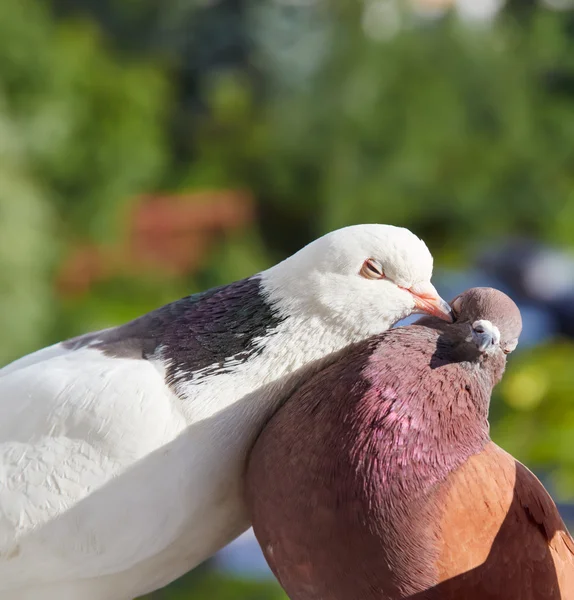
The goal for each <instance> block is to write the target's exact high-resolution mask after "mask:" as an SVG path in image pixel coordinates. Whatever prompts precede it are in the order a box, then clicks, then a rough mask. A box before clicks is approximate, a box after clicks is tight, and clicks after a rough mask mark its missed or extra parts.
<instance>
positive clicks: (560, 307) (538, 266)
mask: <svg viewBox="0 0 574 600" xmlns="http://www.w3.org/2000/svg"><path fill="white" fill-rule="evenodd" d="M478 265H479V267H480V268H481V269H482V270H483V271H484V272H485V273H487V274H488V275H490V276H491V277H495V278H497V279H498V280H500V281H501V282H502V283H503V284H504V285H505V286H507V287H508V288H509V289H510V293H511V295H512V296H513V297H515V299H516V300H517V301H519V302H524V303H529V304H531V305H533V306H534V307H536V308H538V309H540V310H543V311H546V312H547V313H549V315H550V317H551V319H552V323H553V330H552V331H551V334H557V335H565V336H567V337H570V338H574V254H572V253H568V252H565V251H562V250H556V249H554V248H551V247H549V246H546V245H543V244H540V243H538V242H534V241H533V240H528V239H515V240H510V241H508V242H504V243H502V244H500V245H499V246H497V247H494V248H492V249H490V250H488V251H487V252H485V253H484V254H483V255H482V256H481V257H480V258H479V260H478Z"/></svg>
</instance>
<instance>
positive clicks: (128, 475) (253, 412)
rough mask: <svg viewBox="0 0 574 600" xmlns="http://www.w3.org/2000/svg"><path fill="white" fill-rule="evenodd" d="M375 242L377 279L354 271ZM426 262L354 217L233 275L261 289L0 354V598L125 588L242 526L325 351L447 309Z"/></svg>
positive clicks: (62, 596)
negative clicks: (279, 414) (271, 431)
mask: <svg viewBox="0 0 574 600" xmlns="http://www.w3.org/2000/svg"><path fill="white" fill-rule="evenodd" d="M368 258H376V259H377V260H378V261H379V262H380V263H381V264H382V265H383V267H384V269H385V277H384V278H383V279H378V280H367V279H365V278H363V277H361V276H360V275H359V272H360V270H361V266H362V264H363V262H364V261H365V260H366V259H368ZM431 272H432V258H431V256H430V254H429V252H428V250H427V248H426V246H425V245H424V243H423V242H421V241H420V240H419V239H418V238H417V237H416V236H414V235H413V234H412V233H410V232H409V231H407V230H404V229H400V228H394V227H390V226H383V225H362V226H355V227H349V228H346V229H343V230H339V231H336V232H333V233H331V234H328V235H327V236H324V237H323V238H320V239H319V240H317V241H315V242H313V243H312V244H310V245H309V246H307V247H306V248H304V249H303V250H301V251H300V252H298V253H297V254H295V255H294V256H292V257H290V258H289V259H287V260H286V261H284V262H282V263H280V264H279V265H277V266H275V267H273V268H271V269H269V270H268V271H265V272H263V273H261V274H260V275H259V276H256V277H254V278H252V279H250V280H247V283H246V284H244V287H241V288H239V289H240V290H243V289H245V290H247V292H245V293H249V294H252V293H253V291H254V290H255V291H256V292H257V295H258V296H257V298H253V297H250V298H245V301H243V299H242V298H241V297H239V298H238V297H237V296H233V297H232V298H231V300H229V301H227V300H225V302H223V301H222V304H221V306H220V305H219V304H218V298H219V295H218V294H217V293H215V295H212V297H211V299H208V300H204V299H203V298H199V299H197V300H196V299H192V300H182V301H179V304H177V303H174V305H172V306H173V307H174V308H169V307H168V309H166V310H165V311H164V312H163V313H161V315H163V316H162V319H163V321H161V322H159V324H158V322H154V321H152V319H153V315H154V314H155V313H152V314H151V316H149V317H143V318H142V320H141V322H140V323H139V324H137V325H134V326H131V325H130V326H126V327H128V329H125V328H124V329H121V328H120V329H117V330H106V331H104V332H101V333H100V334H94V335H92V336H88V337H86V338H85V339H80V340H78V341H77V342H69V343H62V344H56V345H54V346H51V347H49V348H45V349H43V350H40V351H38V352H35V353H33V354H30V355H29V356H26V357H24V358H22V359H20V360H18V361H15V362H14V363H12V364H10V365H7V366H6V367H4V368H3V369H1V370H0V598H2V600H77V599H81V600H131V599H133V598H134V597H136V596H140V595H142V594H145V593H147V592H149V591H152V590H154V589H157V588H159V587H162V586H164V585H166V584H167V583H169V582H170V581H172V580H173V579H175V578H177V577H179V576H180V575H182V574H184V573H185V572H187V571H188V570H190V569H191V568H193V567H194V566H196V565H197V564H198V563H199V562H201V561H203V560H205V559H206V558H207V557H209V556H210V555H211V554H213V553H214V552H216V551H217V550H218V549H219V548H221V547H222V546H223V545H225V544H226V543H228V542H229V541H230V540H232V539H233V538H234V537H236V536H237V535H239V534H240V533H241V532H242V531H244V530H245V529H246V528H247V527H248V526H249V522H248V518H247V516H246V514H245V508H244V505H243V501H242V489H241V475H242V469H243V462H244V458H245V456H246V453H247V451H248V449H249V447H250V445H251V443H252V442H253V440H254V438H255V436H256V435H257V433H258V432H259V430H260V428H261V426H262V424H263V423H264V422H265V420H266V419H267V418H268V416H269V415H270V414H271V412H272V411H273V410H274V409H275V408H276V407H277V405H278V403H279V402H281V400H282V399H283V398H284V397H286V395H288V394H289V392H290V391H291V390H292V389H293V388H294V386H296V385H297V383H298V382H299V381H300V380H301V378H302V377H304V376H305V374H306V372H308V371H309V370H315V369H317V368H319V366H321V365H322V364H325V362H326V361H328V360H331V358H332V357H330V356H329V355H330V354H331V353H333V352H336V351H337V350H340V349H341V348H343V347H345V346H346V345H348V344H349V343H352V342H354V341H358V340H360V339H363V338H365V337H367V336H369V335H372V334H375V333H379V332H381V331H383V330H385V329H387V328H389V327H390V326H392V324H393V323H395V322H396V321H397V320H399V319H401V318H403V317H405V316H407V315H408V314H410V313H412V312H415V311H417V310H426V311H428V312H435V313H440V312H442V313H443V314H445V313H446V312H447V310H448V309H447V308H445V306H444V303H443V301H442V300H440V298H439V297H438V295H437V294H436V291H435V290H434V288H433V287H432V286H431V284H430V277H431ZM227 293H228V292H227V291H224V292H222V294H224V295H225V294H227ZM238 293H239V292H238ZM208 295H209V293H208ZM206 297H207V296H206ZM223 297H224V296H222V298H223ZM225 298H227V296H225ZM259 306H260V307H261V311H259V308H258V307H259ZM178 307H179V308H178ZM246 307H247V308H246ZM176 309H177V310H176ZM247 309H249V310H250V311H251V312H249V311H247ZM263 309H265V310H266V311H267V312H265V314H266V315H267V317H268V318H269V323H266V322H264V320H263V318H262V317H260V315H261V314H263V313H262V311H263ZM178 311H179V312H178ZM246 311H247V312H246ZM258 311H259V312H258ZM263 312H264V311H263ZM247 313H248V314H247ZM181 315H183V317H182V316H181ZM189 315H190V316H189ZM237 315H241V319H242V321H241V323H242V324H241V327H240V328H239V330H238V331H239V333H233V335H232V336H230V335H229V333H228V331H227V329H228V328H229V327H231V326H233V327H234V326H235V321H234V320H236V319H239V316H237ZM269 315H271V317H269ZM445 318H447V317H445ZM170 319H171V321H170ZM178 319H179V320H178ZM250 319H252V320H253V322H255V321H257V323H258V326H259V329H257V332H258V334H257V336H255V337H254V335H253V331H255V326H253V327H254V329H253V330H251V329H249V327H250V322H251V321H250ZM148 325H149V328H150V331H151V330H152V328H153V334H150V336H149V339H148V338H147V336H146V334H145V331H146V327H147V326H148ZM226 326H227V329H226ZM129 327H132V329H129ZM134 331H136V333H137V335H136V334H134V333H133V332H134ZM261 331H264V333H263V334H262V333H261ZM142 332H143V333H142ZM166 332H167V333H166ZM164 333H165V335H164ZM114 336H115V337H114ZM218 336H219V337H218ZM242 336H243V337H242ZM250 336H251V337H250ZM190 339H191V340H192V342H193V344H195V345H193V344H192V345H191V346H189V345H186V344H187V342H186V340H190ZM227 340H231V342H230V343H232V345H233V344H236V343H237V342H236V340H243V341H242V342H241V343H242V344H243V346H242V347H241V351H237V349H234V350H233V351H231V350H229V347H228V344H227ZM150 344H151V345H150ZM189 348H192V349H193V348H198V349H199V350H198V352H199V351H200V354H201V360H199V358H198V356H191V355H190V352H191V353H192V354H193V352H192V350H190V349H189ZM214 348H215V350H214ZM234 348H235V346H234ZM186 352H187V354H186ZM138 353H139V354H138ZM196 354H197V352H196ZM196 364H197V365H198V368H197V370H196V371H194V372H187V371H188V370H192V369H191V367H190V368H189V369H188V368H187V367H186V365H192V366H193V365H196Z"/></svg>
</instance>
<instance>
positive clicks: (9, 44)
mask: <svg viewBox="0 0 574 600" xmlns="http://www.w3.org/2000/svg"><path fill="white" fill-rule="evenodd" d="M382 2H383V0H381V2H378V3H377V0H369V1H368V2H366V3H359V2H352V3H351V2H343V1H335V0H332V1H331V2H330V3H329V2H325V3H317V4H312V3H294V4H293V5H289V6H286V5H284V4H283V3H259V2H236V1H231V0H226V1H222V2H219V3H209V2H205V3H200V2H192V1H191V0H190V1H189V2H182V1H179V0H170V1H167V0H166V2H164V3H161V4H160V3H157V2H153V1H152V0H105V1H104V0H50V1H49V2H47V1H42V0H3V2H0V329H1V330H2V332H3V335H2V337H1V338H0V364H1V363H3V362H7V361H8V360H10V359H13V358H16V357H17V356H19V355H21V354H23V353H25V352H29V351H31V350H33V349H35V348H38V347H41V346H42V345H45V344H48V343H51V342H54V341H57V340H59V339H62V338H64V337H68V336H71V335H74V334H76V333H80V332H83V331H87V330H90V329H96V328H101V327H104V326H108V325H111V324H114V323H120V322H123V321H126V320H128V319H130V318H132V317H135V316H137V315H138V314H141V313H143V312H145V311H147V310H150V309H152V308H154V307H156V306H158V305H160V304H162V303H164V302H167V301H170V300H172V299H174V298H177V297H179V296H182V295H184V294H187V293H191V292H194V291H197V290H200V289H203V288H206V287H209V286H212V285H217V284H220V283H224V282H228V281H230V280H233V279H236V278H239V277H242V276H244V275H247V274H249V273H253V272H255V271H258V270H260V269H263V268H265V267H267V266H269V265H270V264H273V263H274V262H276V261H277V260H280V259H281V258H283V257H285V256H286V255H287V254H289V253H291V252H293V251H295V250H297V249H299V248H300V247H301V246H302V245H303V244H305V243H307V242H308V241H310V240H311V239H313V238H314V237H317V236H318V235H320V234H322V233H324V232H326V231H327V230H330V229H333V228H335V227H340V226H343V225H348V224H352V223H359V222H377V221H378V222H387V223H394V224H397V225H404V226H406V227H409V228H411V229H413V230H414V231H416V232H417V233H418V234H419V235H421V236H422V237H423V238H424V239H425V240H426V241H427V242H428V244H429V246H430V248H431V250H432V251H433V253H434V255H435V257H436V263H437V265H440V266H450V267H456V268H461V269H464V268H466V267H467V266H468V265H469V264H470V261H471V260H472V258H473V257H474V256H475V254H476V252H477V251H478V250H479V249H480V248H483V247H485V246H486V245H487V244H489V243H490V242H491V241H494V240H498V239H501V238H504V237H506V236H510V235H513V234H519V235H530V236H532V237H533V238H534V239H539V240H544V241H547V242H551V243H553V244H556V245H560V246H562V247H564V248H566V249H570V250H572V249H573V248H574V169H573V168H572V166H573V164H572V161H573V159H572V157H573V155H572V147H574V111H573V110H572V105H573V102H574V33H573V32H574V18H573V16H572V14H571V13H568V12H560V13H559V12H552V11H550V10H546V9H543V8H537V7H536V5H535V3H533V2H529V3H525V2H511V3H509V8H508V9H507V10H506V11H503V12H502V13H501V15H499V17H498V18H497V19H496V20H495V21H494V22H493V23H492V25H489V26H486V25H483V26H476V25H473V26H470V25H468V24H464V23H462V22H460V21H459V20H457V19H456V18H455V17H454V16H453V15H449V14H447V15H446V16H445V17H443V18H438V19H433V20H429V19H422V18H419V17H416V16H413V14H412V13H410V12H409V11H407V10H402V11H401V10H398V11H395V12H392V11H391V12H389V10H390V9H389V10H387V9H388V8H389V6H391V4H389V3H387V5H385V6H386V7H387V8H386V9H385V10H386V12H385V11H382V12H381V10H379V9H380V8H381V6H382V4H381V3H382ZM526 4H528V10H525V6H526ZM391 8H392V6H391ZM393 10H394V9H393ZM377 11H378V12H377ZM381 15H382V16H381ZM230 188H235V189H247V190H250V191H251V192H252V193H253V195H254V197H255V201H256V204H257V206H256V220H255V222H254V223H253V224H252V225H251V226H248V227H246V228H245V229H244V230H243V231H239V232H235V233H234V234H233V235H219V236H217V237H216V239H215V242H214V243H213V244H212V245H211V246H210V248H209V252H207V253H206V254H205V258H204V261H203V264H202V265H201V268H200V269H199V270H198V271H196V272H193V273H189V274H188V275H186V276H180V277H176V276H174V275H171V274H169V273H162V272H161V271H160V272H158V271H154V272H150V273H137V274H133V275H131V276H127V275H122V274H120V275H114V277H110V278H108V279H107V280H105V281H102V282H99V283H97V284H96V285H94V286H93V287H92V288H91V289H90V292H89V293H88V294H85V295H79V296H66V297H62V296H61V294H58V293H57V288H56V286H55V285H54V281H55V276H56V273H57V272H58V268H59V265H61V263H62V261H63V259H64V257H66V256H68V255H69V253H70V252H71V249H72V248H73V247H74V246H75V245H76V244H77V243H79V242H81V243H85V242H88V241H89V242H98V243H114V242H121V240H122V239H123V238H124V237H125V236H126V231H127V225H128V223H127V218H128V214H129V210H130V208H131V207H132V206H133V204H134V201H135V199H136V198H137V197H138V195H139V194H141V193H145V192H155V191H161V192H165V191H167V192H194V191H202V190H205V189H230ZM573 362H574V348H573V346H572V344H571V343H567V342H564V341H556V342H555V343H549V344H547V345H546V346H545V347H537V348H534V349H532V350H529V351H528V352H522V353H521V352H520V351H518V352H517V353H516V356H513V357H512V360H511V361H510V364H509V368H508V372H507V375H506V377H505V380H504V382H503V384H502V385H501V386H500V389H499V390H498V391H497V395H496V398H495V401H494V403H493V409H492V420H493V435H494V437H495V439H496V440H497V441H498V442H500V443H501V445H503V446H504V447H505V448H506V449H508V450H509V451H511V452H512V453H513V454H515V455H516V456H517V457H518V458H520V459H522V460H523V461H525V462H526V463H527V464H528V465H529V466H531V467H533V468H539V469H544V470H546V471H548V472H549V473H550V474H551V476H552V481H553V482H554V483H555V484H556V485H557V492H558V494H559V495H560V496H561V497H562V498H564V499H568V498H570V499H571V498H574V405H573V402H574V378H573V376H572V369H571V367H570V365H572V364H573ZM186 581H188V583H185V584H183V583H180V584H179V585H175V584H174V586H172V587H170V589H169V590H168V591H163V592H158V593H156V594H154V595H153V598H154V600H160V599H164V598H166V599H167V598H169V599H172V598H173V599H175V598H189V599H197V600H199V599H200V598H201V599H207V598H217V599H221V600H225V598H243V599H244V600H257V599H259V598H261V599H262V600H263V598H266V599H269V600H273V599H274V598H277V599H279V598H280V597H281V596H280V595H277V594H279V592H277V588H276V587H275V586H273V585H271V587H267V585H266V584H261V585H258V584H251V583H247V582H239V581H235V580H223V579H218V578H216V577H215V576H214V575H205V576H203V575H202V576H198V577H195V578H192V579H189V580H186Z"/></svg>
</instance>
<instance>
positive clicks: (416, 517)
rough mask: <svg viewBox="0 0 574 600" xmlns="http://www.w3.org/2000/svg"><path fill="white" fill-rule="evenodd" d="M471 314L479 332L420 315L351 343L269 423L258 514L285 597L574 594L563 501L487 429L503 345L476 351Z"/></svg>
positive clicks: (254, 463)
mask: <svg viewBox="0 0 574 600" xmlns="http://www.w3.org/2000/svg"><path fill="white" fill-rule="evenodd" d="M500 296H502V294H500ZM509 302H510V301H509ZM505 308H508V307H505ZM509 312H510V313H512V310H509ZM478 319H482V317H480V316H477V317H476V319H473V320H470V323H473V333H472V335H471V328H470V325H469V324H467V323H461V324H459V323H455V324H454V325H447V326H445V327H441V326H440V325H439V324H438V323H433V322H432V321H431V320H429V319H423V320H421V324H416V325H413V326H410V327H406V328H398V329H395V330H391V331H388V332H386V333H384V334H382V335H380V336H377V337H376V338H374V339H372V340H368V341H365V342H361V343H360V344H357V345H356V346H355V347H354V348H352V349H349V350H348V351H347V352H345V353H344V355H343V356H342V357H340V358H339V359H338V360H337V361H336V362H335V363H333V364H331V365H329V366H327V367H325V368H324V369H323V370H322V371H321V372H320V373H318V374H316V375H314V376H313V377H312V378H311V379H310V381H309V382H306V383H305V384H304V385H303V386H301V387H300V388H299V389H298V390H297V392H296V393H295V394H294V396H293V397H291V398H290V399H289V400H288V401H287V403H286V404H285V405H284V406H283V407H282V408H281V409H279V411H278V412H277V414H275V415H274V417H273V418H272V419H271V421H270V423H269V424H268V425H267V426H266V428H265V429H264V431H263V432H262V434H261V436H260V437H259V439H258V441H257V443H256V445H255V448H254V450H253V452H252V455H251V459H250V464H249V470H248V495H249V497H250V501H249V503H250V507H251V513H252V520H253V526H254V530H255V534H256V536H257V538H258V540H259V542H260V544H261V547H262V549H263V551H264V553H265V556H266V558H267V560H268V562H269V564H270V565H271V567H272V568H273V570H274V572H275V574H276V575H277V577H278V579H279V581H280V582H281V584H282V585H283V587H284V588H285V590H286V592H287V594H288V595H289V597H290V598H291V599H292V600H326V599H328V600H356V599H358V598H360V599H361V600H406V599H407V598H408V599H411V600H415V599H416V600H461V599H463V598H464V599H465V600H544V599H548V600H566V599H567V598H571V597H573V598H574V542H573V540H572V538H571V537H570V535H569V534H568V532H567V531H566V528H565V527H564V524H563V522H562V520H561V519H560V516H559V515H558V511H557V509H556V506H555V505H554V503H553V501H552V499H551V498H550V496H549V495H548V494H547V492H546V491H545V490H544V488H543V487H542V485H541V484H540V482H539V481H538V480H537V479H536V478H535V477H534V475H532V473H530V471H528V470H527V469H526V468H525V467H524V466H522V465H521V464H520V463H518V462H516V461H515V460H514V459H513V458H512V457H511V456H510V455H508V454H507V453H505V452H503V451H502V450H501V449H500V448H498V447H497V446H496V445H494V444H493V443H492V442H491V441H490V439H489V434H488V429H489V427H488V420H487V418H488V406H489V401H490V394H491V391H492V388H493V386H494V385H495V384H496V383H497V382H498V381H499V379H500V377H501V376H502V373H503V371H504V365H505V357H504V354H503V352H502V350H500V349H498V350H494V349H492V350H491V349H489V350H487V351H486V352H484V353H480V352H478V351H477V347H476V345H478V344H483V343H484V340H485V339H486V338H485V335H490V333H488V324H485V322H484V321H479V320H478ZM425 321H426V323H425ZM509 322H510V321H509ZM423 323H425V324H423ZM475 326H476V329H474V327H475ZM505 326H507V323H504V322H503V324H502V325H500V324H499V327H500V330H501V331H502V332H504V327H505ZM507 329H514V331H516V329H517V328H516V327H515V326H514V325H512V324H511V325H509V326H508V327H507ZM485 331H487V333H486V334H485ZM492 331H496V332H498V329H496V330H492ZM518 332H519V328H518ZM493 335H494V334H493ZM496 335H498V334H496ZM472 336H475V337H476V340H477V341H476V345H475V342H474V341H473V337H472ZM480 336H482V337H480ZM517 337H518V336H517V334H516V336H514V334H513V336H511V337H508V336H507V337H506V338H505V337H504V333H503V335H502V338H503V339H502V340H501V341H500V344H501V347H504V344H506V347H507V350H506V351H510V350H511V349H512V348H513V346H515V343H516V342H515V340H516V339H517ZM496 344H497V345H498V342H497V343H496ZM561 594H562V595H561Z"/></svg>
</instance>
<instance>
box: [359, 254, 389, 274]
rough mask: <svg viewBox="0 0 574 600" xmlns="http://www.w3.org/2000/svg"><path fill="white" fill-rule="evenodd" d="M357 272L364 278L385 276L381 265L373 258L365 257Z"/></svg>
mask: <svg viewBox="0 0 574 600" xmlns="http://www.w3.org/2000/svg"><path fill="white" fill-rule="evenodd" d="M359 274H360V275H361V277H364V278H365V279H383V278H384V277H385V273H384V271H383V265H381V263H380V262H379V261H378V260H375V259H374V258H367V260H366V261H365V262H364V263H363V266H362V267H361V270H360V271H359Z"/></svg>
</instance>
